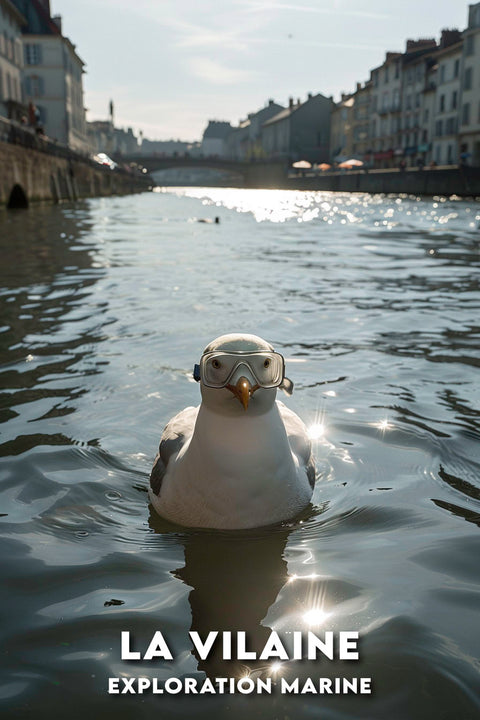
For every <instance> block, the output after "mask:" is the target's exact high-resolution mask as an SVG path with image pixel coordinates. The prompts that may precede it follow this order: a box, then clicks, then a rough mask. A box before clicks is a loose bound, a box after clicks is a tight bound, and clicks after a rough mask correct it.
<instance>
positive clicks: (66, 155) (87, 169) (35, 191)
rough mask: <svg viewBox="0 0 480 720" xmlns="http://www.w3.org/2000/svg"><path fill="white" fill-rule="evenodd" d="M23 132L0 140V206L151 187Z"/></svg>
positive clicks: (147, 181)
mask: <svg viewBox="0 0 480 720" xmlns="http://www.w3.org/2000/svg"><path fill="white" fill-rule="evenodd" d="M26 132H27V131H23V132H22V131H21V130H20V129H19V131H18V134H15V133H14V134H12V133H10V134H9V136H8V137H7V138H5V136H3V138H2V137H1V136H0V206H2V205H3V206H6V207H28V204H29V203H30V202H33V201H38V200H44V201H50V202H59V201H61V200H76V199H78V198H84V197H96V196H102V195H127V194H130V193H134V192H143V191H145V190H148V189H149V187H150V186H151V180H150V179H149V178H148V177H142V176H141V175H138V174H133V173H130V172H127V171H126V170H122V169H115V170H111V169H110V168H109V167H104V166H102V165H99V164H98V163H95V162H94V161H92V160H90V159H89V158H87V157H83V156H81V155H77V154H76V153H72V152H70V151H69V150H68V148H64V147H58V146H56V145H55V144H54V143H50V142H48V141H44V140H42V139H39V138H37V137H36V136H34V135H31V134H30V133H29V134H26Z"/></svg>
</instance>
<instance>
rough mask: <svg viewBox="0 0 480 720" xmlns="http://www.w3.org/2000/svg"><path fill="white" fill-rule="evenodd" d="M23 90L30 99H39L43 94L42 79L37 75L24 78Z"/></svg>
mask: <svg viewBox="0 0 480 720" xmlns="http://www.w3.org/2000/svg"><path fill="white" fill-rule="evenodd" d="M25 90H26V93H27V95H29V96H31V97H41V96H42V95H43V94H44V91H45V86H44V82H43V78H41V77H38V75H30V76H28V77H26V78H25Z"/></svg>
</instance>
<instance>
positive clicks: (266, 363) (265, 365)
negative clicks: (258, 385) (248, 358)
mask: <svg viewBox="0 0 480 720" xmlns="http://www.w3.org/2000/svg"><path fill="white" fill-rule="evenodd" d="M271 362H272V361H271V360H270V359H269V358H267V359H266V360H265V362H264V363H263V367H264V368H269V367H270V365H271Z"/></svg>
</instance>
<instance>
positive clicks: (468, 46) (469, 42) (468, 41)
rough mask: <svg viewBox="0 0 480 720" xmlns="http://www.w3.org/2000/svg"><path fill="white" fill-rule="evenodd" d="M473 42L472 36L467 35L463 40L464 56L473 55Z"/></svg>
mask: <svg viewBox="0 0 480 720" xmlns="http://www.w3.org/2000/svg"><path fill="white" fill-rule="evenodd" d="M474 42H475V37H474V35H467V37H466V38H465V55H473V53H474V48H475V45H474Z"/></svg>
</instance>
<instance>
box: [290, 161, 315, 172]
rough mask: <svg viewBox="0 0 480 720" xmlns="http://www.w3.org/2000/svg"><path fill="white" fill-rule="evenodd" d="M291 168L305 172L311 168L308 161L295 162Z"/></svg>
mask: <svg viewBox="0 0 480 720" xmlns="http://www.w3.org/2000/svg"><path fill="white" fill-rule="evenodd" d="M292 167H294V168H298V169H299V170H307V169H308V168H311V167H312V163H309V162H308V160H297V162H294V163H293V165H292Z"/></svg>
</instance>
